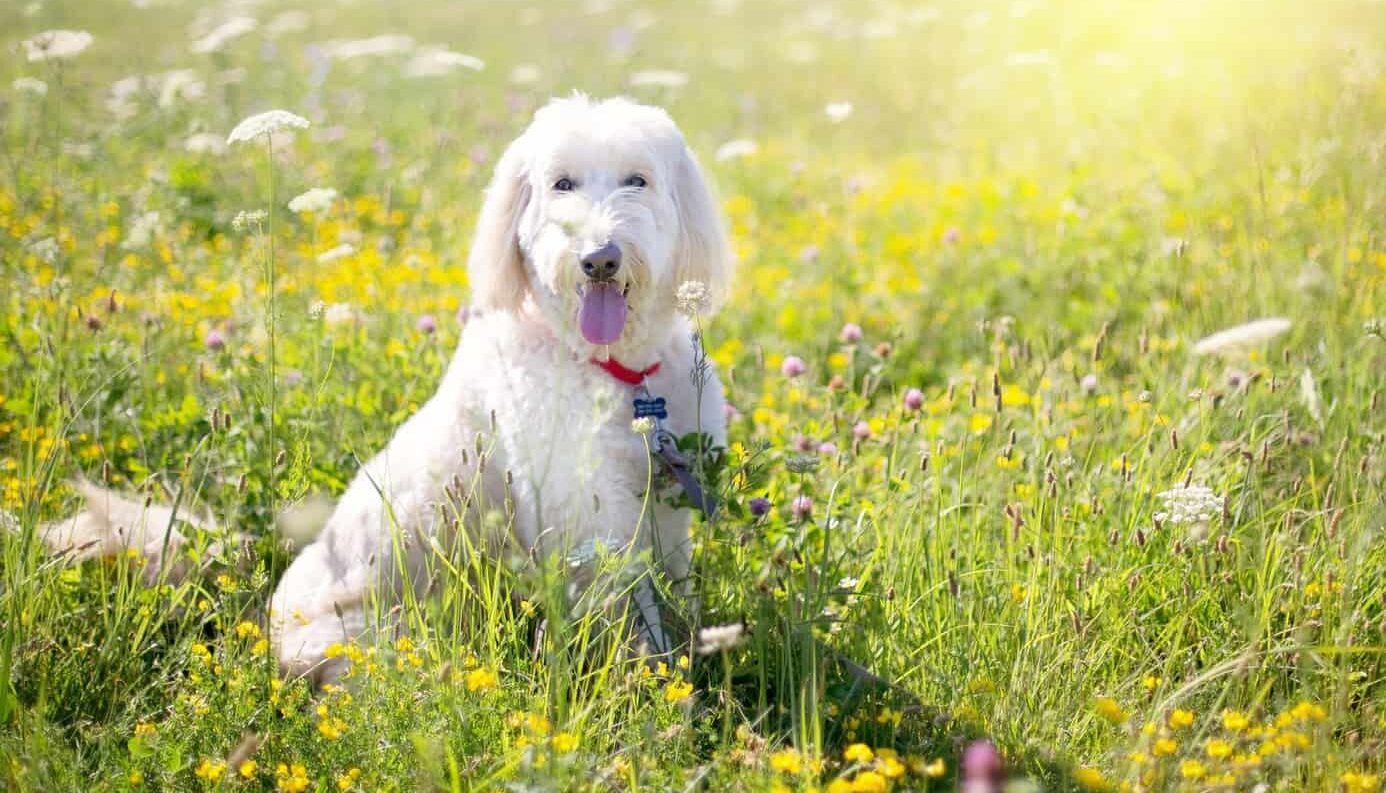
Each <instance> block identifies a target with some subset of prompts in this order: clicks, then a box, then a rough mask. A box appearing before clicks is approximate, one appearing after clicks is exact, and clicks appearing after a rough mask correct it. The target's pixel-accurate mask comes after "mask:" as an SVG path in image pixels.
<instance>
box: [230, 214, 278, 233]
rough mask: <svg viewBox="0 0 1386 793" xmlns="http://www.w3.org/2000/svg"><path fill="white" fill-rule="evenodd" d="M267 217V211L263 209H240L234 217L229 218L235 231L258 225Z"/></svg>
mask: <svg viewBox="0 0 1386 793" xmlns="http://www.w3.org/2000/svg"><path fill="white" fill-rule="evenodd" d="M267 217H269V213H268V212H266V211H265V210H263V209H253V210H250V211H249V212H247V211H246V210H244V209H242V210H241V211H240V212H237V213H236V217H234V218H232V219H231V228H233V229H235V230H236V231H241V230H243V229H246V228H249V227H251V226H257V225H259V224H260V223H262V222H263V221H264V220H265V218H267Z"/></svg>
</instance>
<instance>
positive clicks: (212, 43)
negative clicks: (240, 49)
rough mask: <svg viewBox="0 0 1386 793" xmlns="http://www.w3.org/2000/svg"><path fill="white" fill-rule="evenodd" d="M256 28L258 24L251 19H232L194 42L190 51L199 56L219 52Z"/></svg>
mask: <svg viewBox="0 0 1386 793" xmlns="http://www.w3.org/2000/svg"><path fill="white" fill-rule="evenodd" d="M255 27H256V22H255V20H254V19H251V18H250V17H232V18H230V19H228V20H226V21H225V22H223V23H221V24H220V25H217V26H216V27H215V28H213V29H212V30H211V32H209V33H208V34H207V35H205V36H203V37H202V38H200V39H198V40H197V41H194V42H193V43H192V46H191V47H190V48H189V49H191V50H192V51H193V52H196V53H199V54H205V53H209V52H217V51H220V50H222V49H225V48H226V45H227V44H230V43H231V42H232V41H235V40H236V39H238V38H240V37H241V36H244V35H245V34H247V33H249V32H251V31H252V30H254V29H255Z"/></svg>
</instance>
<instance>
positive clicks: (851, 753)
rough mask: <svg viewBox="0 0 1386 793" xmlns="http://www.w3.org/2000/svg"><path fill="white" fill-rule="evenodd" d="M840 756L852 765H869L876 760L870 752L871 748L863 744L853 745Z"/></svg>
mask: <svg viewBox="0 0 1386 793" xmlns="http://www.w3.org/2000/svg"><path fill="white" fill-rule="evenodd" d="M842 756H843V757H844V758H845V759H847V760H849V761H851V762H853V763H869V762H871V761H872V760H874V759H876V753H875V752H873V751H871V747H869V746H867V745H866V744H864V743H854V744H852V745H851V746H849V747H847V749H846V750H845V751H844V752H843V753H842Z"/></svg>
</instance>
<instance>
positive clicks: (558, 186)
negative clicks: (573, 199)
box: [553, 176, 575, 193]
mask: <svg viewBox="0 0 1386 793" xmlns="http://www.w3.org/2000/svg"><path fill="white" fill-rule="evenodd" d="M574 186H575V185H574V184H573V180H572V179H569V178H568V177H566V176H565V177H563V178H562V179H559V180H558V181H557V182H554V183H553V189H555V190H557V191H558V192H560V193H567V192H571V191H572V189H573V187H574Z"/></svg>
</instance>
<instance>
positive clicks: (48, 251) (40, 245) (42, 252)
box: [28, 237, 62, 264]
mask: <svg viewBox="0 0 1386 793" xmlns="http://www.w3.org/2000/svg"><path fill="white" fill-rule="evenodd" d="M28 247H29V253H32V254H33V255H35V256H37V257H38V258H39V259H41V260H42V261H43V262H44V263H45V264H52V263H53V262H56V261H57V260H58V254H59V253H61V252H62V249H61V248H59V247H58V241H57V240H56V239H53V238H52V237H44V238H43V239H41V240H36V241H34V242H31V243H29V246H28Z"/></svg>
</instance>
